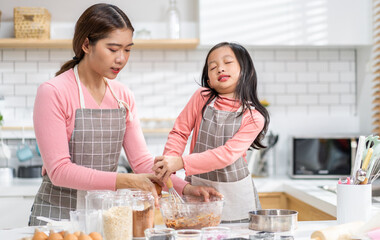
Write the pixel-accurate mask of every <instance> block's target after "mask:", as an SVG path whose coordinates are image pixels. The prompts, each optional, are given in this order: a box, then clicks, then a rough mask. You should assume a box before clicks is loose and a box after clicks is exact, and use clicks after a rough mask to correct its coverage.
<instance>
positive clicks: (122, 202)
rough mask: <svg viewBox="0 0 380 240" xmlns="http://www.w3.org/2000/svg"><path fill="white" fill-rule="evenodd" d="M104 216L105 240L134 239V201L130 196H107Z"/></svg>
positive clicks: (104, 204)
mask: <svg viewBox="0 0 380 240" xmlns="http://www.w3.org/2000/svg"><path fill="white" fill-rule="evenodd" d="M102 215H103V234H104V239H105V240H131V239H132V233H133V228H132V221H133V219H132V201H131V199H130V197H129V196H127V195H118V194H115V195H113V196H106V197H105V199H104V200H103V214H102Z"/></svg>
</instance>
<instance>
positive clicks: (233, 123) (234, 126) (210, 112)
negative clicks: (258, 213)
mask: <svg viewBox="0 0 380 240" xmlns="http://www.w3.org/2000/svg"><path fill="white" fill-rule="evenodd" d="M214 101H215V100H214ZM214 101H213V102H212V103H211V104H210V105H209V106H207V107H206V109H205V111H204V114H203V116H204V118H203V119H202V122H201V125H200V128H199V133H198V137H197V141H196V144H195V147H194V151H193V152H194V153H200V152H204V151H206V150H208V149H214V148H217V147H219V146H222V145H224V144H225V143H226V142H227V141H228V140H229V139H230V138H232V137H233V136H234V135H235V133H236V132H237V131H238V130H239V128H240V126H241V122H242V118H243V115H241V116H239V114H240V112H239V111H237V112H228V111H221V110H216V109H215V108H214V107H213V104H214ZM248 175H250V172H249V170H248V166H247V163H246V162H245V161H244V159H243V157H239V158H238V159H237V160H236V161H235V162H234V163H232V164H231V165H229V166H226V167H225V168H222V169H216V170H214V171H211V172H207V173H202V174H195V175H193V176H195V177H198V178H201V179H205V180H210V181H213V182H231V183H232V182H236V181H239V180H242V179H244V178H246V177H247V176H248ZM186 180H187V181H190V182H191V176H188V177H186ZM251 182H252V186H250V187H252V188H253V192H254V199H252V201H254V202H255V206H256V207H255V208H256V209H261V205H260V201H259V197H258V194H257V191H256V188H255V186H254V184H253V181H251ZM241 187H245V186H241ZM248 187H249V186H248ZM231 194H233V193H231ZM242 204H244V203H242ZM252 210H253V209H252ZM247 214H248V213H247ZM247 221H248V219H242V220H238V221H223V222H224V223H228V222H247Z"/></svg>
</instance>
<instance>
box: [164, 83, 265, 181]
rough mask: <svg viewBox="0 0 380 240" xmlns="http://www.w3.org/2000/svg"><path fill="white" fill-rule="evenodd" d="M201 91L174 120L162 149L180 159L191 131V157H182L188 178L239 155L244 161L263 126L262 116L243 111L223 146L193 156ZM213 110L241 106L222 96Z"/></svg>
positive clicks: (234, 110)
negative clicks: (237, 124) (236, 129)
mask: <svg viewBox="0 0 380 240" xmlns="http://www.w3.org/2000/svg"><path fill="white" fill-rule="evenodd" d="M203 89H205V88H199V89H198V90H197V91H196V92H195V93H194V95H193V96H192V97H191V99H190V101H189V102H188V103H187V105H186V106H185V108H184V109H183V110H182V112H181V113H180V115H179V116H178V118H177V119H176V121H175V123H174V127H173V129H172V131H171V132H170V133H169V137H168V141H167V142H166V145H165V150H164V155H171V156H181V155H182V154H183V152H184V150H185V146H186V143H187V139H188V137H189V136H190V134H191V131H193V136H192V140H191V144H190V154H189V155H186V156H183V162H184V169H185V170H186V175H188V176H189V175H194V174H200V173H205V172H210V171H213V170H216V169H221V168H224V167H226V166H228V165H230V164H232V163H233V162H235V161H236V160H237V159H238V158H239V157H241V156H243V157H244V159H245V160H246V158H245V156H246V151H247V149H248V148H249V146H250V145H251V144H252V142H253V140H254V139H255V138H256V137H257V135H258V134H259V133H260V131H261V130H262V129H263V127H264V117H263V116H262V115H261V114H260V113H259V112H258V111H257V110H255V109H253V110H252V116H251V114H250V112H249V111H246V112H245V113H244V114H243V119H242V123H241V126H240V128H239V130H238V131H237V133H236V134H235V135H234V136H233V137H232V138H231V139H229V140H228V141H227V142H226V144H225V145H223V146H220V147H217V148H214V149H210V150H207V151H205V152H202V153H193V150H194V147H195V143H196V140H197V138H198V132H199V127H200V124H201V121H202V107H203V105H204V104H205V102H206V101H207V97H203V96H202V93H201V91H202V90H203ZM214 107H215V108H216V109H218V110H223V111H231V112H236V111H237V110H238V109H239V107H240V104H239V103H238V102H237V101H236V100H235V99H231V98H226V97H221V98H219V99H217V100H216V101H215V104H214Z"/></svg>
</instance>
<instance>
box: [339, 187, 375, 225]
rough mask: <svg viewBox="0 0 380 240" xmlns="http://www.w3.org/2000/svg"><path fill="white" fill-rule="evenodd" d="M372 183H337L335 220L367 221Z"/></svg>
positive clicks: (370, 206) (369, 214)
mask: <svg viewBox="0 0 380 240" xmlns="http://www.w3.org/2000/svg"><path fill="white" fill-rule="evenodd" d="M371 208H372V185H371V184H364V185H353V184H338V185H337V221H338V223H339V224H343V223H349V222H353V221H367V220H369V218H370V216H371Z"/></svg>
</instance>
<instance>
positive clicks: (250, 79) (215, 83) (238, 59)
mask: <svg viewBox="0 0 380 240" xmlns="http://www.w3.org/2000/svg"><path fill="white" fill-rule="evenodd" d="M202 86H203V88H200V89H199V90H197V91H196V92H195V94H194V95H193V96H192V97H191V99H190V101H189V102H188V103H187V105H186V107H185V108H184V109H183V111H182V112H181V113H180V115H179V116H178V118H177V120H176V122H175V124H174V127H173V129H172V131H171V132H170V134H169V137H168V141H167V143H166V146H165V150H164V156H161V157H157V158H156V159H155V165H154V166H153V171H155V173H156V176H157V177H158V178H160V179H161V180H163V181H164V182H165V181H166V179H167V178H168V177H169V175H170V174H171V173H173V172H175V171H177V170H179V169H182V168H184V169H185V171H186V176H187V180H189V181H190V182H191V184H194V185H207V186H213V187H215V188H216V189H217V190H218V191H219V192H220V193H222V194H223V195H224V198H225V205H224V208H223V215H222V220H223V221H224V222H235V221H238V222H240V221H246V220H247V219H248V212H249V211H252V210H256V209H260V208H261V206H260V202H259V198H258V195H257V191H256V189H255V186H254V184H253V181H252V178H251V175H250V173H249V171H248V168H247V163H246V159H245V156H246V151H247V149H248V148H249V147H253V148H256V149H258V148H262V147H264V146H263V145H262V143H261V140H262V139H263V138H264V135H265V132H266V130H267V126H268V123H269V115H268V112H267V110H266V109H265V108H264V107H263V106H262V105H261V104H260V102H259V100H258V98H257V93H256V88H257V77H256V72H255V68H254V66H253V62H252V59H251V57H250V55H249V53H248V51H247V50H246V49H245V48H244V47H242V46H240V45H238V44H235V43H227V42H222V43H219V44H217V45H216V46H214V47H213V48H212V49H211V50H210V52H209V53H208V55H207V58H206V63H205V65H204V68H203V72H202ZM191 131H193V137H192V141H191V145H190V155H187V156H183V157H181V156H182V154H183V151H184V149H185V146H186V143H187V139H188V137H189V136H190V134H191Z"/></svg>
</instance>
